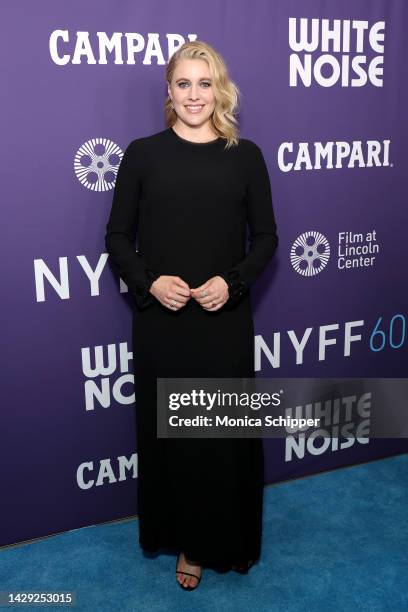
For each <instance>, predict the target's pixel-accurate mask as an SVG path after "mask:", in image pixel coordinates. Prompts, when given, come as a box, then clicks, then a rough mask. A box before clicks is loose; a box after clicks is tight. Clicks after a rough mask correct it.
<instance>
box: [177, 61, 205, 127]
mask: <svg viewBox="0 0 408 612" xmlns="http://www.w3.org/2000/svg"><path fill="white" fill-rule="evenodd" d="M168 93H169V96H170V98H171V99H172V101H173V104H174V110H175V111H176V113H177V116H178V119H179V120H181V121H183V123H186V124H187V125H189V126H191V127H199V126H201V125H203V124H205V123H206V122H207V121H209V119H210V117H211V114H212V112H213V110H214V108H215V98H214V89H213V84H212V79H211V73H210V67H209V65H208V64H207V62H206V61H205V60H202V59H183V60H179V61H178V62H177V65H176V68H175V70H174V74H173V78H172V81H171V83H170V85H169V86H168Z"/></svg>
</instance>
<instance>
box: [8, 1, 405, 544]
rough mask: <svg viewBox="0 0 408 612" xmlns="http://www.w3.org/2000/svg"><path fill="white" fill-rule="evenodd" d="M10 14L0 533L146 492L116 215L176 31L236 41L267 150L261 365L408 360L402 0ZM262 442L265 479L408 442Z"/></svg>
mask: <svg viewBox="0 0 408 612" xmlns="http://www.w3.org/2000/svg"><path fill="white" fill-rule="evenodd" d="M205 9H210V10H207V12H206V10H205ZM4 13H5V16H4V18H3V20H2V23H3V32H2V36H1V38H0V45H1V58H2V73H3V95H2V98H3V107H2V108H3V112H2V114H1V120H2V122H3V126H2V135H3V146H2V148H1V155H2V169H3V171H4V177H3V186H4V193H3V207H4V212H5V225H6V230H5V231H3V239H2V242H1V246H2V249H3V253H2V258H1V261H2V263H3V265H4V271H3V275H2V278H3V287H4V291H3V296H2V302H3V308H4V318H3V340H4V347H5V350H4V351H3V355H4V357H5V358H4V363H3V367H2V374H3V381H2V389H3V393H2V400H3V401H2V425H3V427H2V440H1V442H2V443H1V466H2V469H1V474H2V476H1V484H0V486H1V492H2V499H3V503H2V509H1V514H2V520H1V533H0V545H5V544H9V543H14V542H19V541H23V540H27V539H31V538H35V537H39V536H43V535H46V534H51V533H56V532H59V531H64V530H68V529H73V528H78V527H81V526H85V525H90V524H94V523H98V522H101V521H107V520H110V519H116V518H120V517H126V516H130V515H134V514H135V513H136V512H137V499H136V480H135V479H136V477H137V449H136V447H135V418H134V416H135V415H134V405H133V397H132V393H133V387H132V382H131V372H132V361H131V355H129V351H130V350H131V345H130V341H131V317H132V312H131V307H130V302H129V300H128V296H127V295H126V293H125V290H126V287H125V285H123V284H122V283H119V282H118V279H117V278H116V277H115V276H114V274H113V273H112V270H111V268H110V266H109V262H108V261H107V255H106V253H105V247H104V232H105V225H106V221H107V216H108V213H109V209H110V205H111V200H112V194H113V186H114V180H115V176H116V172H117V167H118V163H119V162H120V159H121V156H122V154H123V151H124V149H125V148H126V145H127V144H128V143H129V142H130V140H132V139H134V138H138V137H141V136H145V135H149V134H152V133H154V132H157V131H160V130H162V129H164V127H166V126H165V125H164V120H163V110H162V109H163V102H164V99H165V95H166V86H165V82H164V71H165V63H166V62H167V61H168V59H169V57H170V55H171V53H172V52H173V51H174V50H175V49H176V48H177V47H178V45H179V44H181V43H182V42H184V40H188V39H189V38H190V39H191V40H194V39H201V40H204V41H207V42H209V43H210V44H212V45H214V46H215V48H216V49H218V50H219V51H220V53H221V54H222V55H223V57H224V58H225V60H226V62H227V64H228V66H229V69H230V74H231V77H232V78H233V80H234V81H235V82H236V83H237V84H238V86H239V87H240V89H241V92H242V106H241V114H240V124H241V135H242V136H243V137H247V138H251V139H252V140H254V141H255V142H256V143H257V144H258V145H259V146H260V147H261V149H262V151H263V153H264V156H265V159H266V161H267V164H268V167H269V171H270V178H271V184H272V192H273V198H274V207H275V212H276V218H277V223H278V229H279V237H280V246H279V249H278V252H277V254H276V257H275V259H274V262H273V264H272V265H271V266H270V268H269V269H268V272H267V273H265V274H264V275H263V276H262V278H261V279H260V280H259V282H258V283H257V285H256V287H255V289H254V290H253V294H252V299H253V306H254V312H255V333H256V337H255V342H256V352H257V370H258V373H259V375H260V376H267V377H271V376H279V377H284V376H286V377H308V376H314V377H342V376H352V377H358V376H364V377H375V376H382V377H398V376H406V375H407V367H406V366H407V341H406V334H405V320H406V315H407V289H406V287H407V282H406V281H407V278H406V266H405V262H404V259H403V253H404V252H405V247H404V244H405V239H406V236H405V234H406V227H407V221H408V213H407V207H406V202H405V201H404V197H405V194H406V192H407V173H406V164H407V153H406V146H405V143H406V140H407V122H406V109H407V105H408V99H407V84H406V80H405V79H404V78H402V75H403V74H405V72H406V64H407V57H406V43H405V36H404V35H405V24H406V23H407V19H408V7H407V4H406V2H404V0H392V1H391V0H381V1H380V0H370V1H369V0H365V1H362V2H359V3H358V4H356V3H355V2H352V1H351V0H347V1H346V0H344V1H343V2H342V3H341V4H339V3H337V4H336V3H327V2H324V1H323V0H321V1H319V0H309V1H303V2H295V1H290V0H285V1H283V0H281V1H271V0H257V2H255V3H254V2H253V1H251V2H250V1H248V0H237V1H234V0H219V1H216V0H213V1H212V2H210V4H209V5H206V7H205V8H204V10H203V11H199V12H197V7H196V6H195V5H194V4H193V5H192V4H191V3H190V2H186V1H184V0H175V1H173V2H172V3H171V4H166V3H163V2H158V1H157V0H154V1H152V0H143V1H140V2H138V3H134V2H130V1H127V2H126V1H125V2H121V3H120V4H118V3H111V2H108V1H107V0H102V1H100V0H99V1H98V2H96V0H90V1H89V2H87V3H86V4H85V5H84V3H82V2H78V1H74V2H70V3H69V4H67V5H64V4H63V3H57V4H56V3H55V2H51V0H46V1H44V2H42V4H41V10H40V9H39V7H38V5H35V4H33V5H31V4H30V3H9V4H8V6H7V7H5V11H4ZM6 15H7V18H6ZM301 19H304V20H305V21H301ZM312 20H315V21H312ZM326 20H328V21H326ZM302 28H304V29H303V30H302ZM290 33H291V34H290ZM104 50H105V51H104ZM308 67H309V68H308ZM308 79H309V80H308ZM302 143H303V144H302ZM315 143H317V144H315ZM320 153H322V155H320ZM319 162H320V163H319ZM308 232H311V234H308ZM360 236H361V239H360ZM346 238H348V239H349V240H348V242H347V240H346ZM350 246H353V247H354V248H356V247H357V246H358V249H359V250H360V251H361V252H362V253H363V254H364V255H363V256H360V255H359V254H356V252H355V253H354V254H353V253H350V248H349V247H350ZM304 262H306V263H304ZM306 264H308V265H306ZM351 322H353V323H351ZM324 326H328V327H327V328H326V329H325V328H324ZM378 332H380V333H378ZM382 332H383V333H382ZM348 333H351V335H352V336H354V339H353V341H352V342H351V343H350V354H347V350H345V348H344V347H345V338H346V339H347V337H348V335H347V334H348ZM355 336H357V337H355ZM325 337H326V339H334V340H335V344H328V345H326V346H325V341H324V338H325ZM302 338H303V340H304V341H305V345H304V350H303V354H302V358H299V359H298V362H297V361H296V352H295V348H294V347H295V345H296V339H297V341H299V342H300V341H301V340H302ZM319 338H320V339H319ZM370 339H371V344H370ZM346 344H347V343H346ZM319 349H320V354H319ZM324 349H325V350H324ZM265 450H266V459H267V465H266V467H267V482H268V483H271V482H275V481H279V480H282V479H287V478H291V477H296V476H300V475H305V474H311V473H314V472H318V471H320V470H325V469H329V468H333V467H338V466H342V465H348V464H352V463H356V462H361V461H368V460H371V459H374V458H378V457H383V456H387V455H391V454H396V453H401V452H406V451H407V450H408V446H407V441H406V440H370V442H369V444H359V443H358V442H357V441H356V442H355V443H354V444H353V445H352V446H351V447H349V448H343V449H341V450H332V449H331V448H328V449H327V450H325V451H324V452H320V451H319V450H318V448H317V447H316V448H315V449H314V450H313V449H309V450H308V451H307V452H306V453H305V455H304V456H303V457H293V456H290V455H288V449H287V447H286V443H285V442H284V441H281V440H276V439H270V440H267V441H266V442H265Z"/></svg>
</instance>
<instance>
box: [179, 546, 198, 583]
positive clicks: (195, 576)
mask: <svg viewBox="0 0 408 612" xmlns="http://www.w3.org/2000/svg"><path fill="white" fill-rule="evenodd" d="M180 554H181V553H179V554H178V556H177V561H176V576H177V574H186V576H193V577H194V578H197V580H198V582H197V584H196V585H195V586H190V585H187V586H184V585H183V584H181V582H179V581H178V580H177V584H179V585H180V586H181V588H182V589H184V590H185V591H194V589H196V588H197V587H198V585H199V584H200V581H201V576H197V575H196V574H190V572H183V571H182V570H178V569H177V566H178V562H179V559H180Z"/></svg>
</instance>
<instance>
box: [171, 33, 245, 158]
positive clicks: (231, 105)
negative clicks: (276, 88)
mask: <svg viewBox="0 0 408 612" xmlns="http://www.w3.org/2000/svg"><path fill="white" fill-rule="evenodd" d="M182 59H202V60H205V61H206V62H207V64H208V66H209V68H210V74H211V78H212V83H213V89H214V97H215V108H214V112H213V113H212V115H211V118H210V119H211V122H212V126H213V129H214V132H215V133H216V134H217V135H218V136H220V137H221V138H225V139H226V141H227V142H226V145H225V148H226V149H228V148H229V147H231V146H233V145H237V144H238V141H239V133H238V121H237V119H236V118H235V115H236V114H237V112H238V105H239V96H240V91H239V89H238V87H237V85H236V84H235V83H234V82H233V81H231V79H230V78H229V75H228V69H227V66H226V64H225V62H224V60H223V58H222V57H221V56H220V54H219V53H217V52H216V51H215V49H214V48H213V47H211V45H209V44H207V43H205V42H203V41H202V40H195V41H189V42H185V43H184V44H183V45H181V47H179V48H178V49H177V51H176V52H175V53H173V55H172V56H171V58H170V60H169V62H168V64H167V66H166V81H167V83H168V84H169V85H170V84H171V81H172V78H173V74H174V71H175V69H176V65H177V62H178V61H179V60H182ZM164 111H165V120H166V124H167V126H168V127H172V126H173V125H174V124H175V122H176V120H177V114H176V111H175V110H174V108H173V107H172V101H171V99H170V96H169V95H167V98H166V101H165V104H164Z"/></svg>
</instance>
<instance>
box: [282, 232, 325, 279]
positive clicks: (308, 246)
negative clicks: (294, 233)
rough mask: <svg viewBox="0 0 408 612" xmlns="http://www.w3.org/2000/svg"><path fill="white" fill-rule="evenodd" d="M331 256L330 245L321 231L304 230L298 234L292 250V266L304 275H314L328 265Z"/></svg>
mask: <svg viewBox="0 0 408 612" xmlns="http://www.w3.org/2000/svg"><path fill="white" fill-rule="evenodd" d="M329 258H330V245H329V242H328V240H327V238H326V237H325V236H323V234H320V233H319V232H315V231H312V232H304V233H303V234H301V235H300V236H298V237H297V238H296V240H295V242H294V243H293V244H292V248H291V250H290V260H291V262H292V266H293V267H294V269H295V270H296V272H298V274H301V275H302V276H314V275H315V274H319V272H321V271H322V270H323V268H325V267H326V264H327V262H328V261H329Z"/></svg>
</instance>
